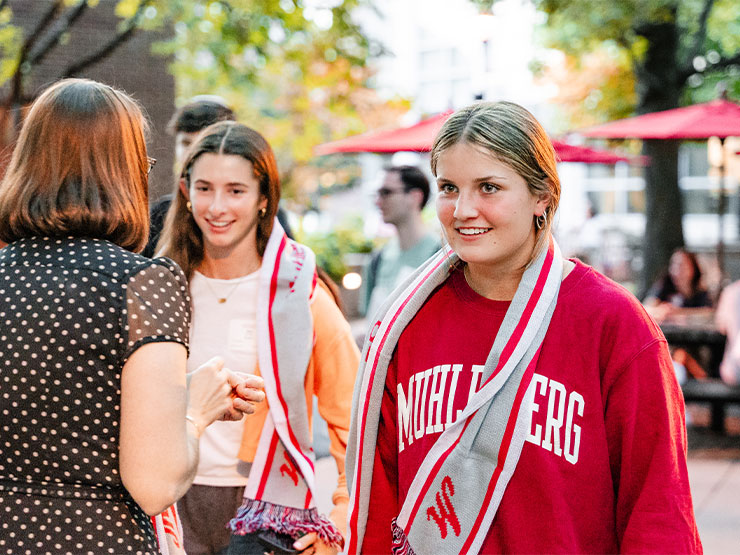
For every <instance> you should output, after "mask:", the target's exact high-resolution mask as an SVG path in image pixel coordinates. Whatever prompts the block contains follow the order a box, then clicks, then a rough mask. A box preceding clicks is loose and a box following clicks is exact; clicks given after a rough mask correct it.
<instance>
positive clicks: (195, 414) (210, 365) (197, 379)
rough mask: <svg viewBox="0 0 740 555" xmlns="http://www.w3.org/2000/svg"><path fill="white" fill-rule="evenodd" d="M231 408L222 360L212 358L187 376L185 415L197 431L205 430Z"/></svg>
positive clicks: (227, 379)
mask: <svg viewBox="0 0 740 555" xmlns="http://www.w3.org/2000/svg"><path fill="white" fill-rule="evenodd" d="M231 407H232V400H231V384H230V383H229V374H228V372H227V371H226V370H225V369H224V361H223V359H222V358H220V357H213V358H212V359H211V360H209V361H208V362H206V363H205V364H203V365H202V366H200V367H199V368H198V369H197V370H195V372H193V373H192V374H189V375H188V409H187V411H188V412H187V414H188V416H190V417H191V418H192V419H193V420H194V421H195V423H196V428H198V430H200V431H201V432H202V431H203V430H205V428H206V427H207V426H208V425H210V424H211V423H212V422H214V421H215V420H217V419H218V418H220V417H221V416H222V415H223V414H224V413H226V412H227V411H229V410H230V409H231Z"/></svg>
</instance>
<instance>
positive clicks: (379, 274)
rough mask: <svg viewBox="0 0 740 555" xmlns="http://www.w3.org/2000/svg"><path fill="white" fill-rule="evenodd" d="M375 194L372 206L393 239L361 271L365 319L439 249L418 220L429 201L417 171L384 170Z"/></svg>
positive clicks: (408, 168)
mask: <svg viewBox="0 0 740 555" xmlns="http://www.w3.org/2000/svg"><path fill="white" fill-rule="evenodd" d="M376 195H377V199H376V201H375V204H376V206H377V207H378V208H379V209H380V212H381V214H382V216H383V221H384V222H385V223H387V224H393V226H394V227H395V228H396V237H394V238H393V239H391V240H390V241H389V242H388V244H386V245H385V246H384V247H383V248H381V249H380V250H378V251H376V252H375V253H373V256H372V258H371V260H370V263H369V264H368V266H367V268H366V270H365V276H364V279H363V282H364V283H365V294H364V295H363V296H362V297H361V299H360V312H361V313H362V314H365V315H367V316H372V315H373V313H374V312H375V311H376V310H377V309H378V308H379V307H380V305H381V304H383V302H384V301H385V299H387V298H388V295H390V293H391V292H392V291H393V290H394V289H395V288H396V287H397V286H398V285H399V284H400V283H401V282H402V281H403V280H404V279H406V277H408V276H409V275H410V274H411V273H413V271H414V270H416V268H418V267H419V266H421V264H422V263H423V262H424V261H426V259H427V258H429V257H430V256H432V255H433V254H434V253H435V252H437V250H438V249H439V247H440V241H439V238H438V237H436V236H435V235H434V234H433V233H430V232H429V231H428V230H427V228H426V226H425V225H424V221H423V220H422V218H421V211H422V210H423V209H424V206H425V205H426V203H427V201H428V200H429V180H428V179H427V177H426V176H425V175H424V173H423V172H422V171H421V170H420V169H419V168H417V167H414V166H391V167H390V168H387V169H386V173H385V178H384V180H383V185H382V186H381V187H380V189H378V190H377V193H376Z"/></svg>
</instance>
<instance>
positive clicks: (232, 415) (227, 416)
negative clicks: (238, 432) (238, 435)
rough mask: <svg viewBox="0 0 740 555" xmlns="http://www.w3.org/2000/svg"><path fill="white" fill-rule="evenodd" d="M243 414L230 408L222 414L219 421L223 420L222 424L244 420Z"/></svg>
mask: <svg viewBox="0 0 740 555" xmlns="http://www.w3.org/2000/svg"><path fill="white" fill-rule="evenodd" d="M244 414H245V413H244V411H241V410H239V409H237V408H235V407H233V406H231V407H229V408H228V409H227V410H226V412H224V413H223V415H221V418H219V420H223V421H224V422H238V421H239V420H241V419H242V418H244Z"/></svg>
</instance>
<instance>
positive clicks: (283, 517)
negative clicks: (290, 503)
mask: <svg viewBox="0 0 740 555" xmlns="http://www.w3.org/2000/svg"><path fill="white" fill-rule="evenodd" d="M228 527H229V528H230V529H231V531H232V533H234V534H236V535H237V536H244V535H245V534H251V533H253V532H257V531H259V530H272V531H274V532H278V533H280V534H288V535H289V536H292V537H293V538H295V539H298V538H299V537H301V536H303V535H304V534H308V533H310V532H316V534H318V536H319V539H320V540H321V541H322V542H323V543H325V544H326V545H328V546H331V547H334V548H336V549H342V547H343V545H344V537H343V536H342V533H341V532H340V531H339V529H338V528H337V527H336V526H335V525H334V523H333V522H331V521H330V520H329V519H328V518H326V517H325V516H323V515H320V514H319V512H318V511H317V510H316V508H315V507H314V508H311V509H298V508H297V507H285V506H283V505H277V504H274V503H268V502H267V501H260V500H257V499H244V503H242V506H241V507H239V510H238V511H237V512H236V516H235V517H234V518H232V519H231V521H230V522H229V524H228Z"/></svg>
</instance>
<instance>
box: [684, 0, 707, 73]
mask: <svg viewBox="0 0 740 555" xmlns="http://www.w3.org/2000/svg"><path fill="white" fill-rule="evenodd" d="M713 7H714V0H705V1H704V7H703V8H702V10H701V15H700V16H699V30H698V31H697V32H696V34H695V35H694V40H693V44H692V45H691V48H689V53H688V56H689V57H688V59H687V60H686V62H687V63H688V64H692V63H693V61H694V58H695V57H697V56H698V55H699V54H700V53H701V50H702V46H703V45H704V41H705V40H706V38H707V20H708V19H709V14H710V13H711V12H712V8H713Z"/></svg>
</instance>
